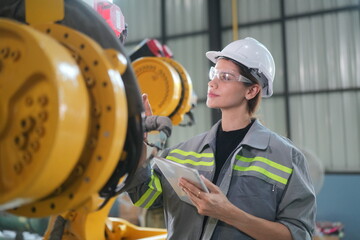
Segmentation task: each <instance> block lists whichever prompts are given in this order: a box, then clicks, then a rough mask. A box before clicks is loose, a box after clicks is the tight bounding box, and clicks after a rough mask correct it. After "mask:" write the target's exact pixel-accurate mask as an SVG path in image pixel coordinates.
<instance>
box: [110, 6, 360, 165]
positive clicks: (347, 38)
mask: <svg viewBox="0 0 360 240" xmlns="http://www.w3.org/2000/svg"><path fill="white" fill-rule="evenodd" d="M115 2H116V1H115ZM207 2H208V1H206V0H196V1H191V0H170V1H169V0H166V1H161V0H118V1H117V2H116V3H117V4H118V5H119V6H120V8H121V9H122V11H123V13H124V15H125V19H126V22H127V23H128V24H129V37H128V40H127V41H128V42H130V44H128V45H126V48H127V49H131V48H132V47H134V46H135V45H136V42H140V41H141V40H142V39H144V38H146V37H147V38H152V37H154V38H157V39H161V38H164V37H165V39H167V42H166V44H167V45H168V46H169V47H170V48H171V50H172V51H173V52H174V54H175V60H177V61H179V62H180V63H181V64H183V65H184V67H185V68H186V69H187V70H188V72H189V74H190V76H191V78H192V81H193V84H194V90H195V92H196V94H197V95H198V98H199V104H198V106H197V108H196V109H195V110H194V113H195V118H196V122H197V124H196V125H195V126H193V127H190V128H180V127H175V129H174V133H173V136H172V138H171V139H170V141H169V144H170V145H172V144H175V143H178V142H179V141H182V140H185V139H187V138H189V137H191V136H193V135H194V134H197V133H200V132H203V131H205V130H207V129H208V128H209V127H210V126H211V122H212V121H211V114H210V110H209V109H207V107H206V106H205V100H206V89H207V72H208V68H209V61H207V59H206V58H205V56H204V53H205V52H206V51H208V50H211V49H209V47H208V46H209V39H208V32H207V31H208V29H209V30H211V26H210V27H209V26H207V24H208V16H207ZM163 3H165V9H164V10H165V15H163V18H162V17H161V4H163ZM220 4H221V26H222V45H223V46H225V45H226V44H227V43H229V42H230V41H231V40H232V39H233V35H232V31H231V29H232V26H231V24H232V19H231V17H232V16H231V7H232V5H231V1H230V0H225V1H220ZM237 7H238V11H237V13H238V23H239V36H238V37H239V38H242V37H246V36H252V37H255V38H257V39H258V40H260V41H261V42H263V43H264V44H265V45H266V46H267V47H268V48H269V50H270V51H271V52H272V54H273V56H274V59H275V62H276V78H275V82H274V93H275V94H274V96H273V97H272V98H270V99H264V100H263V102H262V107H261V109H260V112H259V113H258V116H259V118H260V119H261V120H262V121H263V122H264V124H265V125H266V126H268V127H269V128H271V129H273V130H275V131H276V132H278V133H279V134H282V135H284V136H290V137H291V139H292V140H293V141H294V142H295V144H296V145H298V146H299V147H301V148H304V149H307V150H308V151H310V152H313V153H315V155H317V157H318V158H319V159H320V160H321V161H322V162H323V163H324V166H325V168H326V170H327V171H328V172H339V171H340V172H353V171H355V172H360V157H359V156H360V150H359V149H360V148H359V146H360V126H359V122H360V104H359V103H360V70H359V67H360V19H359V12H360V1H359V0H286V1H285V0H238V1H237ZM209 17H211V16H209ZM162 19H163V20H165V21H166V22H165V24H164V25H161V24H162V23H161V21H162ZM161 26H166V27H165V29H164V28H163V29H162V28H161ZM164 35H165V36H164Z"/></svg>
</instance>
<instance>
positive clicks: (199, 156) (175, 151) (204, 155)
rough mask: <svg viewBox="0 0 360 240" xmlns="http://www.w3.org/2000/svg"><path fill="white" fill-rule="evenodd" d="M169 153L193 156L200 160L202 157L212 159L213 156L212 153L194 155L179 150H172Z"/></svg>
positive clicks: (193, 153) (194, 153)
mask: <svg viewBox="0 0 360 240" xmlns="http://www.w3.org/2000/svg"><path fill="white" fill-rule="evenodd" d="M170 153H178V154H180V155H183V156H189V155H191V156H194V157H196V158H202V157H206V158H213V157H214V154H213V153H196V152H185V151H183V150H180V149H174V150H172V151H171V152H170Z"/></svg>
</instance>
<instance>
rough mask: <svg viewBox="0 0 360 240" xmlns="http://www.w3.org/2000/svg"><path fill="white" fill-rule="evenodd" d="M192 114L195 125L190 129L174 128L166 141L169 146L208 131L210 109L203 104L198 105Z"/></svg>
mask: <svg viewBox="0 0 360 240" xmlns="http://www.w3.org/2000/svg"><path fill="white" fill-rule="evenodd" d="M192 112H193V113H194V117H195V120H196V124H195V125H193V126H191V127H180V126H174V127H173V131H172V134H171V137H170V138H169V140H168V145H169V146H173V145H175V144H177V143H180V142H183V141H185V140H187V139H189V138H191V137H193V136H196V135H198V134H200V133H202V132H205V131H207V130H209V129H210V127H211V113H210V109H209V108H208V107H207V106H206V105H205V104H204V103H203V104H198V105H197V106H196V108H194V109H193V110H192Z"/></svg>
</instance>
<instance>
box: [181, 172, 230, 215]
mask: <svg viewBox="0 0 360 240" xmlns="http://www.w3.org/2000/svg"><path fill="white" fill-rule="evenodd" d="M201 178H202V179H203V181H204V183H205V185H206V187H207V188H208V190H209V193H206V192H204V191H202V190H200V189H199V188H198V187H196V186H195V185H194V184H192V183H191V182H190V181H187V180H186V179H184V178H181V179H180V180H179V186H180V187H182V189H183V191H184V192H185V193H186V194H187V195H188V196H189V198H190V199H191V201H192V202H193V203H194V205H195V207H196V208H197V210H198V213H199V214H201V215H206V216H209V217H213V218H217V219H220V220H221V219H223V218H224V216H226V215H227V211H228V210H230V209H231V207H232V206H233V205H232V204H231V203H230V201H229V200H228V199H227V197H226V196H225V195H224V194H223V193H222V192H221V190H220V188H219V187H218V186H216V185H215V184H213V183H212V182H210V181H209V180H208V179H207V178H205V177H204V176H201Z"/></svg>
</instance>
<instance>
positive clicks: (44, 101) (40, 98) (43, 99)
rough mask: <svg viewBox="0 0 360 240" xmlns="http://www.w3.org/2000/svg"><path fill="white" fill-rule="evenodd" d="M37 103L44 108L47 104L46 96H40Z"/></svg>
mask: <svg viewBox="0 0 360 240" xmlns="http://www.w3.org/2000/svg"><path fill="white" fill-rule="evenodd" d="M38 102H39V104H40V105H41V106H42V107H45V106H46V104H48V102H49V99H48V98H47V96H46V95H42V96H40V97H39V98H38Z"/></svg>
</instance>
